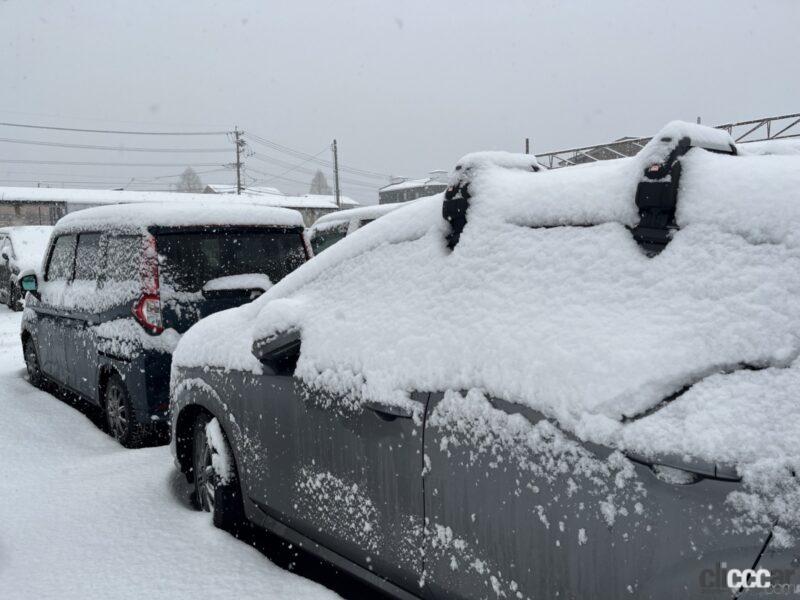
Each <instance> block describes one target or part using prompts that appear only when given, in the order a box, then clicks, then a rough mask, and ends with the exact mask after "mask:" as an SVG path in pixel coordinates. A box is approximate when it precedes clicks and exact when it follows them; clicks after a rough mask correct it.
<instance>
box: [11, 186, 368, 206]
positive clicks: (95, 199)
mask: <svg viewBox="0 0 800 600" xmlns="http://www.w3.org/2000/svg"><path fill="white" fill-rule="evenodd" d="M258 189H260V188H254V189H252V190H246V192H245V193H242V194H241V195H239V198H242V197H243V196H246V197H247V200H248V202H252V203H257V204H264V205H266V206H278V207H284V208H298V209H303V208H323V209H332V210H333V209H336V208H337V206H336V198H335V197H334V196H317V195H312V194H305V195H302V196H286V195H283V194H280V193H277V194H274V193H271V192H261V191H258ZM264 189H274V188H264ZM220 195H221V196H223V197H220V198H217V197H215V195H214V194H189V193H183V192H160V191H129V190H85V189H75V188H34V187H0V203H1V202H68V203H70V204H92V205H97V204H127V203H131V202H137V203H141V202H162V203H163V202H174V201H189V202H206V203H208V202H212V201H213V202H226V203H227V202H230V195H229V194H224V195H223V194H220ZM341 203H342V206H358V202H356V201H355V200H353V199H352V198H348V197H347V196H341Z"/></svg>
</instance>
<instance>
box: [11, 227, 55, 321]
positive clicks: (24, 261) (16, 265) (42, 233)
mask: <svg viewBox="0 0 800 600" xmlns="http://www.w3.org/2000/svg"><path fill="white" fill-rule="evenodd" d="M52 231H53V228H52V227H49V226H45V225H42V226H39V225H20V226H15V227H0V303H2V304H5V305H7V306H8V308H10V309H11V310H21V309H22V297H23V294H22V290H21V289H20V287H19V275H20V274H24V273H27V272H30V271H35V270H36V269H38V268H39V267H40V266H41V264H42V257H43V256H44V252H45V250H46V249H47V242H48V240H49V239H50V234H51V233H52Z"/></svg>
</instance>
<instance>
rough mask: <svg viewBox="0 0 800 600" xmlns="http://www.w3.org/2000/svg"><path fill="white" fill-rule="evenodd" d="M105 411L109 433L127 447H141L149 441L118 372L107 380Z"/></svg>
mask: <svg viewBox="0 0 800 600" xmlns="http://www.w3.org/2000/svg"><path fill="white" fill-rule="evenodd" d="M103 413H104V415H103V416H104V421H105V425H106V429H107V430H108V433H109V434H110V435H111V436H112V437H114V438H115V439H116V440H117V441H118V442H119V443H120V444H122V445H123V446H125V447H126V448H139V447H140V446H142V444H144V443H145V442H146V441H147V431H146V430H145V429H144V427H143V426H142V425H141V424H140V423H138V422H137V421H136V414H135V412H134V410H133V404H131V398H130V395H129V394H128V389H127V388H126V387H125V382H124V381H122V377H120V376H119V375H117V374H116V373H114V374H112V375H111V377H109V378H108V381H107V382H106V387H105V393H104V394H103Z"/></svg>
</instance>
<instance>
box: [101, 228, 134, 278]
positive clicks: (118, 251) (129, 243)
mask: <svg viewBox="0 0 800 600" xmlns="http://www.w3.org/2000/svg"><path fill="white" fill-rule="evenodd" d="M141 254H142V238H141V237H140V236H138V235H115V236H111V237H109V238H108V244H107V246H106V263H105V269H104V275H105V279H108V280H110V281H135V280H137V279H138V278H139V267H140V265H141Z"/></svg>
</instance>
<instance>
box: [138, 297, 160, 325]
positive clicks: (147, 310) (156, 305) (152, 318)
mask: <svg viewBox="0 0 800 600" xmlns="http://www.w3.org/2000/svg"><path fill="white" fill-rule="evenodd" d="M133 316H135V317H136V320H137V321H139V324H140V325H141V326H142V327H144V328H145V329H147V330H148V331H149V332H150V333H161V332H162V331H164V324H163V322H162V320H161V299H160V298H159V297H158V296H151V295H146V296H142V297H141V298H139V300H137V302H136V304H135V305H134V307H133Z"/></svg>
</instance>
